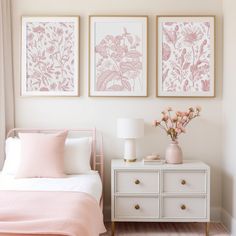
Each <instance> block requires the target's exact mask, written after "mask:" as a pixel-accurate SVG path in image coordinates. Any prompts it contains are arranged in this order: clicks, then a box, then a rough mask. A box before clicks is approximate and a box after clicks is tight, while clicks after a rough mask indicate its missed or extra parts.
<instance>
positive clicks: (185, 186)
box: [163, 171, 207, 193]
mask: <svg viewBox="0 0 236 236" xmlns="http://www.w3.org/2000/svg"><path fill="white" fill-rule="evenodd" d="M206 177H207V175H206V172H205V171H179V172H178V171H164V172H163V192H164V193H206V189H207V185H206V184H207V181H206Z"/></svg>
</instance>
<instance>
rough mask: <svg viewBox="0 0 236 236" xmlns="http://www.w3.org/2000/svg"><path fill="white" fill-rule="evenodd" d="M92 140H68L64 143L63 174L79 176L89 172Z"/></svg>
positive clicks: (88, 138)
mask: <svg viewBox="0 0 236 236" xmlns="http://www.w3.org/2000/svg"><path fill="white" fill-rule="evenodd" d="M91 151H92V138H91V137H86V138H74V139H73V138H70V139H66V143H65V159H64V160H65V162H64V163H65V173H66V174H79V173H87V172H89V171H90V170H91V166H90V157H91Z"/></svg>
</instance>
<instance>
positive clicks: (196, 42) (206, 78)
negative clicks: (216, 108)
mask: <svg viewBox="0 0 236 236" xmlns="http://www.w3.org/2000/svg"><path fill="white" fill-rule="evenodd" d="M159 27H160V28H161V36H160V37H161V39H160V41H161V45H160V47H161V51H162V55H161V64H159V66H161V72H162V73H161V75H160V74H159V76H161V78H159V83H161V86H160V85H159V87H160V88H159V89H161V92H162V93H163V94H169V95H170V96H171V95H173V96H175V95H180V96H181V95H183V96H185V95H187V96H191V95H193V96H194V95H200V96H204V94H205V95H210V94H212V91H213V86H214V84H213V83H214V75H213V74H212V67H214V65H213V63H212V61H214V58H213V55H214V49H213V48H214V45H212V44H213V43H212V41H214V38H212V28H211V27H212V26H211V24H210V22H209V21H208V20H207V19H206V20H205V21H204V20H202V21H196V22H195V21H191V20H187V21H184V20H182V21H174V20H173V21H171V20H168V21H162V22H161V24H160V25H159ZM212 58H213V59H212Z"/></svg>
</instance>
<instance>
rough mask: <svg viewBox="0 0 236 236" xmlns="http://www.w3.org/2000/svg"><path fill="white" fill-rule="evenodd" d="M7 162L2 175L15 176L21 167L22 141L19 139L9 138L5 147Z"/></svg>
mask: <svg viewBox="0 0 236 236" xmlns="http://www.w3.org/2000/svg"><path fill="white" fill-rule="evenodd" d="M5 154H6V156H5V157H6V160H5V163H4V166H3V170H2V173H3V174H9V175H15V174H16V172H17V170H18V167H19V165H20V159H21V140H20V139H19V138H7V139H6V145H5Z"/></svg>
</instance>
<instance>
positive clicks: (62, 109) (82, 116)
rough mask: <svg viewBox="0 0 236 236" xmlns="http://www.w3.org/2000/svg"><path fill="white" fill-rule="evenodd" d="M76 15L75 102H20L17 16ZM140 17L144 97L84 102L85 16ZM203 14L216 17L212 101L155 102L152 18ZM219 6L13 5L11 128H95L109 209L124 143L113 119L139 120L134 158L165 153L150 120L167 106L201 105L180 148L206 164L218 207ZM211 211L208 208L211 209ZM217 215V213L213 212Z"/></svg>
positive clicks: (152, 0)
mask: <svg viewBox="0 0 236 236" xmlns="http://www.w3.org/2000/svg"><path fill="white" fill-rule="evenodd" d="M70 14H71V15H77V14H78V15H80V16H81V28H80V34H81V37H80V39H81V41H80V48H81V55H80V61H81V62H80V68H81V70H80V84H81V88H80V94H81V96H80V97H78V98H22V97H20V48H21V40H20V29H21V27H20V26H21V23H20V22H21V16H22V15H70ZM90 14H134V15H135V14H144V15H149V16H150V17H149V42H148V43H149V50H148V53H149V58H148V59H149V68H148V69H149V88H148V92H149V97H148V98H89V97H88V92H87V91H88V88H87V87H88V15H90ZM157 14H179V15H181V14H186V15H189V14H190V15H191V14H198V15H199V14H202V15H204V14H205V15H210V14H213V15H216V16H217V18H216V19H217V27H216V28H217V37H216V38H217V41H216V49H217V51H216V81H217V84H216V86H217V89H216V90H217V93H216V95H217V97H216V98H214V99H197V98H196V99H174V98H169V99H167V98H166V99H164V98H162V99H160V98H156V97H155V76H156V75H155V71H156V69H155V63H156V59H155V58H156V57H155V56H156V55H155V40H156V39H155V15H157ZM221 18H222V3H221V0H180V1H179V0H178V1H177V0H148V1H146V0H86V1H85V0H40V1H39V0H13V33H14V38H13V43H14V74H15V93H16V126H18V127H44V128H48V127H50V128H52V127H53V128H60V127H68V128H76V127H91V126H96V127H97V128H98V129H100V130H101V131H102V132H103V134H104V141H105V143H104V145H105V155H106V156H105V158H106V162H105V169H106V181H105V186H104V188H105V204H106V207H107V208H109V204H110V177H109V176H110V160H111V159H112V158H117V157H118V158H119V157H121V156H122V148H123V146H122V145H123V142H122V141H121V140H118V139H117V138H116V118H118V117H143V118H144V119H145V122H146V136H145V137H144V138H142V139H141V140H139V141H138V156H139V157H142V156H143V155H146V154H149V153H152V152H159V153H161V154H162V156H163V154H164V151H165V147H166V146H167V145H168V142H169V140H168V139H167V137H166V136H165V134H164V133H162V132H161V131H160V130H158V129H154V128H153V127H151V124H152V120H153V119H155V118H158V117H160V112H161V110H162V109H163V108H165V107H166V106H173V107H174V108H176V109H186V108H188V107H189V106H192V105H193V106H194V105H197V104H199V105H201V106H202V108H203V112H202V116H201V117H200V118H199V119H198V120H195V121H194V122H193V123H192V124H190V126H189V127H188V132H187V134H185V135H184V136H182V137H181V139H180V143H181V146H182V149H183V151H184V154H185V158H194V159H199V160H202V161H205V162H206V163H208V164H210V166H211V168H212V176H211V177H212V181H211V191H212V195H211V196H212V197H211V205H212V207H216V210H217V209H218V208H219V207H220V206H221V194H220V193H221V170H220V168H221V142H222V140H221V131H222V123H221V114H222V108H221V96H222V90H221V87H222V86H221V85H222V19H221ZM214 209H215V208H213V210H214ZM216 213H219V211H216Z"/></svg>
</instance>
